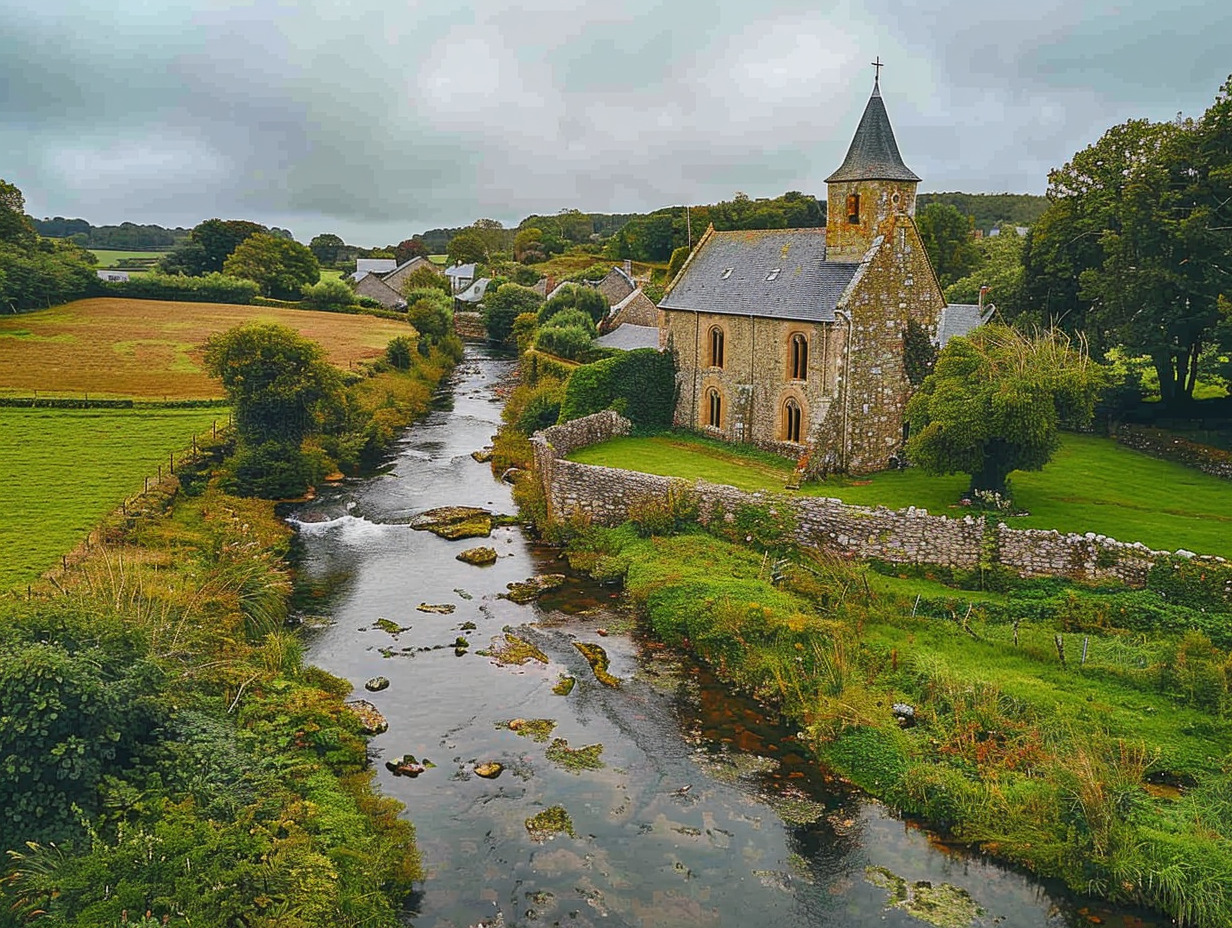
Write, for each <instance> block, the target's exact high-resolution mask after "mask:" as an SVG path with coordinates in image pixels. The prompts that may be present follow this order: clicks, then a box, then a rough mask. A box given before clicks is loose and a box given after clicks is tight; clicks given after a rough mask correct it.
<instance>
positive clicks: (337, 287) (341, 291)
mask: <svg viewBox="0 0 1232 928" xmlns="http://www.w3.org/2000/svg"><path fill="white" fill-rule="evenodd" d="M302 294H303V301H304V303H305V304H306V305H308V306H311V307H312V308H313V309H323V310H336V309H343V308H345V307H347V306H350V305H352V304H353V303H354V302H355V291H354V290H352V289H351V288H350V287H348V286H347V285H346V284H345V283H343V282H342V281H341V280H338V279H337V278H335V277H328V278H326V279H325V280H322V281H321V282H320V283H315V284H308V285H307V286H305V287H304V288H303V291H302Z"/></svg>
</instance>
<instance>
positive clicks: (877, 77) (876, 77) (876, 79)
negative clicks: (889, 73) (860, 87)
mask: <svg viewBox="0 0 1232 928" xmlns="http://www.w3.org/2000/svg"><path fill="white" fill-rule="evenodd" d="M869 64H871V65H872V66H873V67H874V68H875V69H876V71H875V74H874V76H873V82H874V83H880V81H881V69H882V68H884V67H885V65H884V64H882V63H881V56H880V55H878V56H877V60H876V61H870V62H869Z"/></svg>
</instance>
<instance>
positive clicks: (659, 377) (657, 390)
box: [560, 348, 676, 431]
mask: <svg viewBox="0 0 1232 928" xmlns="http://www.w3.org/2000/svg"><path fill="white" fill-rule="evenodd" d="M616 406H619V407H621V409H620V412H621V414H622V415H624V416H627V417H628V418H629V419H630V420H631V421H632V422H633V426H634V428H635V429H637V430H639V431H656V430H659V429H665V428H668V427H669V426H670V425H671V423H672V414H673V412H674V410H675V406H676V367H675V362H674V360H673V358H672V356H671V355H670V354H667V353H660V352H658V351H655V350H654V349H653V348H639V349H637V350H636V351H625V352H621V353H620V354H618V355H616V356H615V357H613V358H605V359H604V360H602V361H596V362H595V363H594V364H587V365H584V366H583V367H579V368H578V369H577V370H575V371H574V372H573V375H572V376H571V377H570V378H569V386H568V389H567V390H566V391H565V399H564V402H563V403H562V404H561V409H560V421H562V422H568V421H569V420H571V419H580V418H581V417H582V416H589V415H590V414H591V413H596V412H600V411H602V410H604V409H610V408H614V407H616Z"/></svg>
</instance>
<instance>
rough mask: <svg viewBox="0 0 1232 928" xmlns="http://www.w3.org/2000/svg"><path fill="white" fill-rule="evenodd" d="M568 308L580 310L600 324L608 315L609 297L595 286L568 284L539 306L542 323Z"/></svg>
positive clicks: (540, 321)
mask: <svg viewBox="0 0 1232 928" xmlns="http://www.w3.org/2000/svg"><path fill="white" fill-rule="evenodd" d="M568 309H576V310H580V311H581V312H583V313H585V314H586V315H588V316H589V317H590V319H591V321H592V322H594V323H595V324H598V323H599V321H600V320H601V319H603V317H604V316H606V315H607V311H608V306H607V299H606V298H605V297H604V296H603V294H602V293H600V292H599V291H598V290H596V289H595V288H594V287H583V286H580V285H578V284H566V285H565V286H563V287H561V288H560V290H559V291H558V292H557V293H556V294H555V295H554V296H553V297H552V298H551V299H550V300H548V301H547V302H546V303H544V304H543V305H542V306H541V307H540V308H539V323H540V325H542V324H543V323H545V322H546V321H547V320H548V319H551V318H552V317H553V316H555V315H556V314H557V313H560V312H564V311H565V310H568Z"/></svg>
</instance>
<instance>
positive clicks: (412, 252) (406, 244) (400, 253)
mask: <svg viewBox="0 0 1232 928" xmlns="http://www.w3.org/2000/svg"><path fill="white" fill-rule="evenodd" d="M429 254H430V252H429V251H428V245H427V243H426V242H425V241H424V239H423V236H421V235H412V236H411V237H410V238H408V239H403V240H402V241H401V242H399V243H398V244H397V245H396V246H395V247H394V260H395V261H397V262H398V263H399V264H405V263H406V262H407V261H410V260H411V258H426V257H428V255H429Z"/></svg>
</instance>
